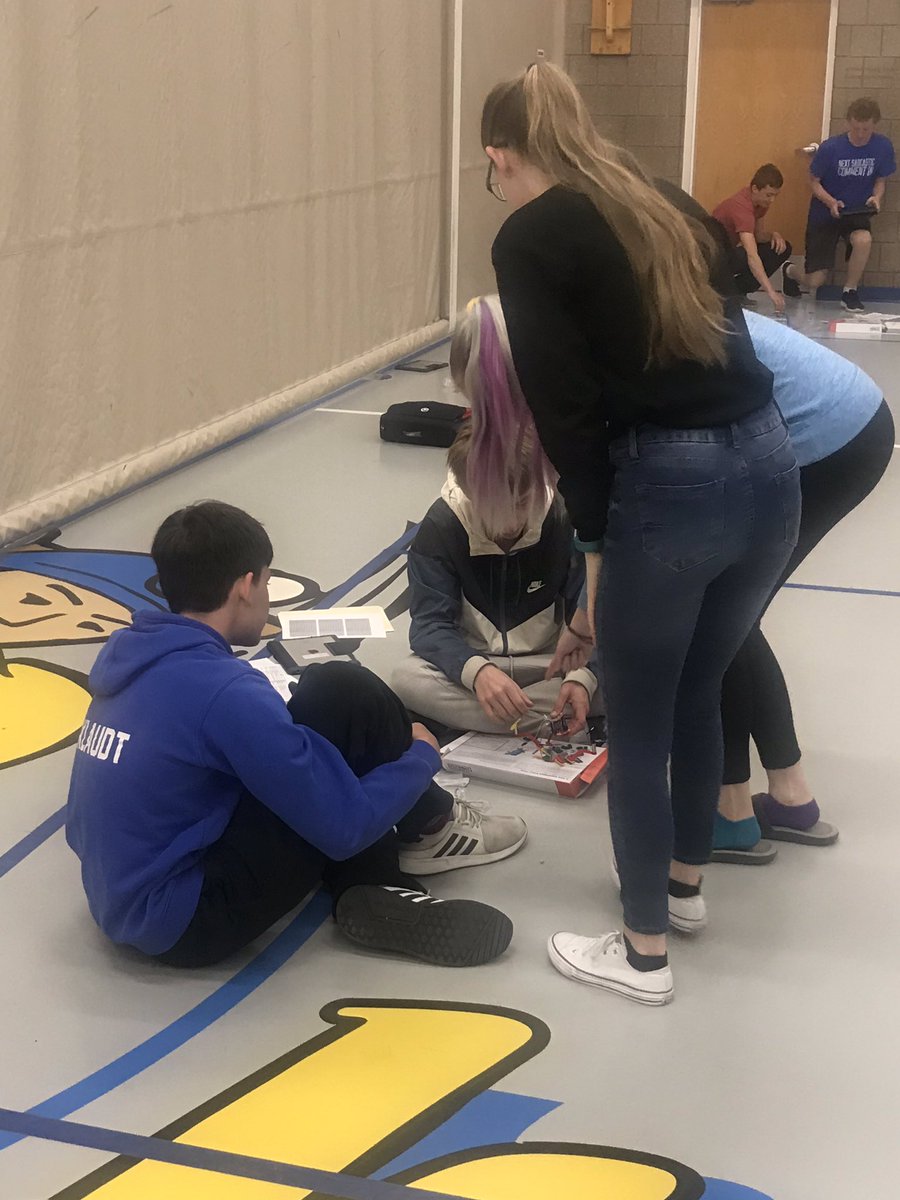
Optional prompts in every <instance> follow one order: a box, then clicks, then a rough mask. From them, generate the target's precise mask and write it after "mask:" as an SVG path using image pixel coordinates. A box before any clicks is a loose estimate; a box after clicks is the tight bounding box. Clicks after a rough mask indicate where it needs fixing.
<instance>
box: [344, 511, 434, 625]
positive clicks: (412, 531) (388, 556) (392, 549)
mask: <svg viewBox="0 0 900 1200" xmlns="http://www.w3.org/2000/svg"><path fill="white" fill-rule="evenodd" d="M418 531H419V525H418V523H417V524H415V525H412V526H411V527H410V528H409V529H407V530H406V532H405V533H402V534H401V535H400V537H398V538H397V540H396V541H394V542H391V544H390V545H389V546H385V548H384V549H383V550H382V551H381V553H380V554H376V555H375V557H374V558H372V559H370V560H369V561H368V562H367V563H366V564H365V566H362V567H360V568H359V570H358V571H356V572H355V573H354V574H353V575H351V576H350V578H349V579H345V580H344V582H343V583H341V584H338V586H337V587H336V588H334V590H333V591H330V592H329V593H328V595H327V596H326V597H325V598H324V600H322V602H321V605H320V607H321V608H333V607H334V606H335V605H336V604H337V603H338V601H340V600H343V598H344V597H345V596H347V595H349V593H350V592H352V591H353V589H354V588H355V587H356V586H357V584H360V583H364V582H365V581H366V580H367V579H369V578H370V577H371V576H372V575H374V574H375V573H376V571H380V570H381V568H382V567H386V566H387V564H388V563H389V562H391V561H392V560H393V559H395V558H396V557H397V556H398V555H399V554H402V553H403V552H404V551H405V550H408V549H409V546H410V543H411V542H412V540H413V538H414V537H415V536H416V534H417V533H418Z"/></svg>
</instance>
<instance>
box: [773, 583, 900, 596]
mask: <svg viewBox="0 0 900 1200" xmlns="http://www.w3.org/2000/svg"><path fill="white" fill-rule="evenodd" d="M784 586H785V587H786V588H793V589H794V590H795V591H798V592H843V593H845V594H846V595H849V596H900V592H883V591H881V590H879V589H878V588H853V587H832V586H831V585H830V584H827V583H786V584H785V585H784Z"/></svg>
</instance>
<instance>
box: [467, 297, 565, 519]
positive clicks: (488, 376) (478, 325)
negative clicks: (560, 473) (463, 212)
mask: <svg viewBox="0 0 900 1200" xmlns="http://www.w3.org/2000/svg"><path fill="white" fill-rule="evenodd" d="M450 374H451V375H452V377H453V382H454V383H455V384H456V386H457V388H458V389H459V391H460V392H461V393H462V394H463V396H464V397H465V399H466V400H467V401H468V404H469V407H470V409H471V411H472V416H471V420H470V421H469V422H468V423H467V426H466V427H465V428H464V430H463V432H462V433H461V435H460V437H459V438H458V439H457V441H456V443H454V446H453V447H451V450H450V454H449V455H448V461H449V464H450V469H451V470H452V471H453V474H454V475H455V476H456V480H457V482H458V484H459V486H460V487H461V488H462V490H463V491H464V492H465V494H466V495H467V496H468V497H469V499H470V500H471V501H472V503H473V505H474V506H475V508H476V510H477V512H478V514H479V516H480V517H481V520H482V521H483V523H484V526H485V528H486V529H489V530H492V531H494V532H495V533H506V532H509V531H511V530H513V529H515V528H516V527H517V526H518V525H520V524H521V521H522V517H523V514H525V513H527V512H529V511H530V510H531V508H532V507H533V506H534V505H535V503H536V502H538V501H543V500H544V498H545V497H546V495H547V493H548V491H550V490H552V489H553V488H554V487H555V486H556V475H555V473H554V471H553V468H552V466H551V465H550V462H549V460H548V459H547V456H546V455H545V454H544V451H543V449H542V447H541V443H540V439H539V438H538V434H537V429H536V428H535V424H534V418H533V417H532V415H531V410H530V409H529V407H528V405H527V404H526V402H525V397H524V396H523V395H522V388H521V386H520V385H519V380H518V378H517V376H516V372H515V368H514V366H513V362H512V354H511V352H510V348H509V336H508V334H507V330H506V321H505V320H504V317H503V309H502V308H501V307H500V298H499V296H496V295H492V296H478V297H476V299H474V300H470V301H469V304H468V305H467V306H466V310H465V312H464V313H462V314H461V315H460V317H459V320H458V322H457V325H456V329H455V330H454V333H453V340H452V343H451V346H450Z"/></svg>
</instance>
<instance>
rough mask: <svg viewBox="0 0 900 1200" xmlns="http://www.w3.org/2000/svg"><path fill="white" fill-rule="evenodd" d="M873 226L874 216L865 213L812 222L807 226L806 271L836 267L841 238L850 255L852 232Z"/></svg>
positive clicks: (808, 273) (809, 272)
mask: <svg viewBox="0 0 900 1200" xmlns="http://www.w3.org/2000/svg"><path fill="white" fill-rule="evenodd" d="M871 228H872V218H871V217H867V216H866V215H865V213H858V214H857V215H855V216H852V217H841V218H840V219H839V220H837V221H826V222H824V223H823V224H821V225H820V224H813V223H812V222H810V223H809V224H808V225H807V227H806V273H807V275H810V274H811V273H812V272H813V271H830V270H832V268H833V267H834V252H835V250H836V249H837V244H838V242H839V241H840V240H841V238H843V239H844V241H845V242H846V243H847V257H848V258H849V256H850V234H851V233H853V232H854V230H856V229H868V230H871Z"/></svg>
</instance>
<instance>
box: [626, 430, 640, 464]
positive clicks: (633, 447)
mask: <svg viewBox="0 0 900 1200" xmlns="http://www.w3.org/2000/svg"><path fill="white" fill-rule="evenodd" d="M628 457H629V458H638V457H639V455H638V443H637V427H636V426H634V425H632V427H631V428H630V429H629V430H628Z"/></svg>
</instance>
